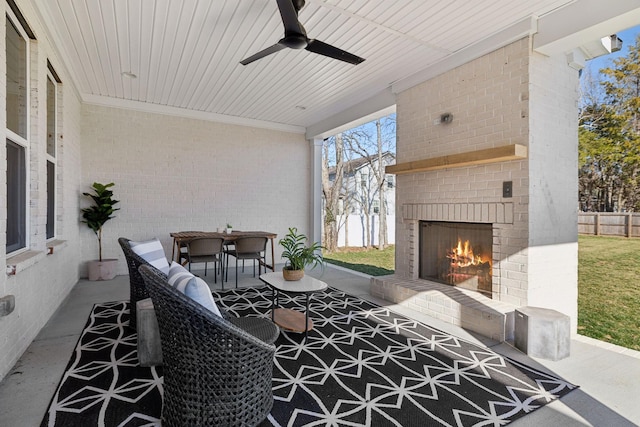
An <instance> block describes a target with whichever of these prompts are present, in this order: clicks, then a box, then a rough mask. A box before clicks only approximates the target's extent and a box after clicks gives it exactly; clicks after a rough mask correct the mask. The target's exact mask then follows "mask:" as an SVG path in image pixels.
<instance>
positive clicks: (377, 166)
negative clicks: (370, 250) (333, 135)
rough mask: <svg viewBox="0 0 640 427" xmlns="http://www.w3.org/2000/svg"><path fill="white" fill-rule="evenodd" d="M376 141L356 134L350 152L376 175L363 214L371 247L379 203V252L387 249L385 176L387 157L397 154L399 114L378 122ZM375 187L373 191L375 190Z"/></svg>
mask: <svg viewBox="0 0 640 427" xmlns="http://www.w3.org/2000/svg"><path fill="white" fill-rule="evenodd" d="M374 126H375V138H373V137H372V136H371V135H370V134H369V133H367V132H365V131H359V132H356V133H354V134H352V137H350V138H349V139H348V140H347V143H348V146H349V149H350V150H351V151H353V152H354V153H356V154H357V155H358V156H360V157H361V158H363V159H364V160H365V161H366V162H367V164H368V165H369V168H370V170H371V171H372V176H371V177H368V179H367V182H366V185H365V182H363V183H362V184H363V192H362V196H363V200H362V201H361V203H362V205H363V211H364V214H365V217H366V218H365V221H366V228H367V240H366V242H367V247H369V246H370V245H371V236H370V225H371V224H370V222H371V221H370V218H371V207H372V204H373V202H374V199H375V198H377V200H378V201H379V207H378V209H379V210H378V215H379V224H380V225H379V227H378V249H380V250H382V249H384V248H386V247H387V245H388V243H387V242H388V240H387V199H386V197H385V188H386V185H387V181H386V177H387V174H386V173H385V166H386V165H387V162H385V154H387V153H389V152H393V153H395V114H392V115H390V116H386V117H383V118H381V119H377V120H375V122H374ZM372 186H373V188H371V187H372Z"/></svg>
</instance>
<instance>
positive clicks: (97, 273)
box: [87, 259, 118, 280]
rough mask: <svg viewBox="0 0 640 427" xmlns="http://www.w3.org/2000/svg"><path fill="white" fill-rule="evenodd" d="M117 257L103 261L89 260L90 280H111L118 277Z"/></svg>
mask: <svg viewBox="0 0 640 427" xmlns="http://www.w3.org/2000/svg"><path fill="white" fill-rule="evenodd" d="M117 266H118V260H117V259H103V260H102V261H97V260H96V261H88V262H87V269H88V271H89V280H111V279H113V278H114V277H116V267H117Z"/></svg>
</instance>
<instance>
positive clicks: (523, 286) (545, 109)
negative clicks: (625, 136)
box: [0, 0, 640, 378]
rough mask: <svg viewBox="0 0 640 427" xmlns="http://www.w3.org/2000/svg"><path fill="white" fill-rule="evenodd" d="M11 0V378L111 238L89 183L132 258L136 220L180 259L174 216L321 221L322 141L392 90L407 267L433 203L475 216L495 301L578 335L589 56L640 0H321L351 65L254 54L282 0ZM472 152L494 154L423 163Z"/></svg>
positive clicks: (272, 223) (4, 284)
mask: <svg viewBox="0 0 640 427" xmlns="http://www.w3.org/2000/svg"><path fill="white" fill-rule="evenodd" d="M2 4H3V5H4V10H5V19H3V20H2V24H1V25H2V33H3V34H4V35H5V36H4V37H2V38H0V39H1V40H2V42H1V45H0V52H2V53H3V55H4V56H3V58H2V60H0V64H1V65H0V67H4V68H2V70H1V71H0V76H2V79H3V81H2V82H0V91H1V93H0V106H1V107H2V109H3V110H4V111H5V112H6V114H5V115H4V117H5V119H4V120H5V121H4V123H5V126H0V128H2V129H4V131H3V132H4V139H5V141H6V149H5V150H0V153H2V154H0V168H2V170H1V171H0V206H1V207H2V208H0V259H3V260H4V262H5V272H6V273H5V274H3V275H1V276H0V343H1V345H0V378H3V377H4V376H5V375H6V373H7V372H8V371H9V370H10V369H11V367H12V366H13V365H14V364H15V363H16V361H17V360H18V359H19V357H20V356H21V355H22V353H23V352H24V351H25V349H26V348H27V347H28V346H29V344H30V343H31V341H32V340H33V339H34V337H35V336H36V335H37V334H38V332H39V331H40V329H41V328H42V327H43V325H44V324H45V323H46V322H47V321H48V320H49V319H50V317H51V316H52V314H53V313H54V312H55V311H56V310H57V309H58V308H59V307H60V305H61V303H62V302H63V301H64V300H65V298H66V296H67V295H68V294H69V292H70V290H71V289H72V288H73V286H74V285H75V284H76V283H77V282H78V279H79V278H81V277H84V276H85V275H86V262H87V261H88V260H92V259H95V258H96V257H97V252H98V248H97V244H96V239H95V236H94V235H93V233H92V232H91V231H90V230H89V229H88V228H87V227H86V226H85V225H84V224H82V223H81V222H80V218H79V217H80V209H81V207H83V206H84V204H85V198H83V196H82V193H83V192H84V191H87V190H88V189H89V188H90V186H91V184H92V183H93V182H102V183H108V182H114V183H115V187H114V188H113V190H114V192H115V198H116V199H118V200H120V204H119V205H118V206H119V207H120V208H121V210H119V211H117V213H116V217H115V218H114V219H113V220H112V221H110V222H109V223H108V224H107V226H106V227H105V229H104V235H103V239H104V252H105V253H104V255H105V256H106V257H107V258H119V260H120V261H119V267H118V273H119V274H126V273H127V268H126V265H125V262H124V259H123V256H122V253H121V250H120V248H119V246H118V244H117V238H118V237H121V236H122V237H128V238H130V239H133V240H145V239H149V238H151V237H154V236H155V237H158V238H159V239H160V241H161V242H162V244H163V246H164V249H165V253H166V255H167V257H170V256H171V253H172V247H171V245H172V242H171V238H170V236H169V233H170V232H174V231H180V230H211V229H215V228H218V227H222V226H224V225H225V224H226V223H232V224H233V226H234V228H236V229H254V230H255V229H265V230H269V231H272V232H275V233H277V234H278V235H284V234H285V233H286V231H287V229H288V228H289V227H298V229H299V230H300V231H301V232H303V233H305V234H307V235H309V236H310V238H312V239H313V240H319V239H320V236H321V203H322V202H321V196H320V193H321V159H322V140H323V139H324V138H326V137H328V136H330V135H335V134H336V133H337V132H340V131H341V130H344V129H348V128H351V127H354V126H356V125H358V124H361V123H366V122H369V121H371V120H372V119H374V118H375V117H382V116H384V115H386V114H388V111H389V109H391V108H393V109H395V111H396V112H397V136H398V139H397V153H396V156H397V164H396V166H394V167H398V168H400V169H401V171H400V172H396V181H395V185H396V187H395V191H396V199H395V203H396V211H395V213H396V221H395V242H396V277H395V279H396V280H397V281H398V282H402V281H413V280H426V279H421V278H420V271H419V266H420V259H421V258H420V257H421V255H420V253H419V251H418V248H419V247H420V245H419V239H420V230H421V227H422V226H423V224H424V222H428V221H440V222H441V221H448V222H452V223H457V222H474V223H480V224H483V225H485V226H487V227H491V229H492V233H493V234H492V235H493V236H495V238H494V240H493V244H492V260H493V270H492V272H493V273H492V276H491V283H490V290H489V293H490V294H491V297H492V299H493V301H497V302H500V303H504V304H510V305H512V306H516V307H517V306H523V305H534V306H540V307H547V308H553V309H556V310H559V311H561V312H563V313H566V314H568V315H569V316H570V317H571V319H572V327H573V328H572V330H573V331H574V332H575V330H576V319H577V303H576V300H577V213H576V209H575V206H577V173H576V172H575V171H576V170H577V107H576V105H577V98H578V91H577V89H578V70H579V69H580V67H581V66H582V65H584V61H585V60H586V59H588V58H589V57H590V56H589V55H590V54H589V51H590V50H588V49H587V50H585V49H583V46H585V45H587V44H591V43H592V42H593V41H600V40H601V39H602V38H603V37H605V36H608V35H610V34H615V33H616V32H617V31H619V30H622V29H624V28H628V27H631V26H634V25H636V24H637V16H638V15H639V13H640V6H639V5H638V4H637V2H632V1H626V0H610V1H608V2H601V1H596V0H580V1H574V0H544V1H536V2H531V1H527V0H509V1H507V0H500V1H476V2H465V3H459V2H455V3H447V4H439V5H438V7H433V3H432V2H420V1H413V2H409V3H407V2H366V4H367V6H366V7H361V5H362V4H364V3H362V2H351V1H348V0H337V1H333V2H331V4H329V3H325V2H322V1H314V2H308V3H307V5H306V6H305V7H304V8H303V9H302V10H300V14H299V18H300V21H301V22H302V23H304V24H305V25H306V30H307V32H308V33H309V35H310V37H314V38H317V39H319V40H323V41H325V42H327V43H331V44H334V45H338V46H339V47H340V48H342V49H345V50H348V51H350V52H353V53H355V54H358V55H359V56H361V57H363V58H365V59H366V60H365V61H364V62H362V63H361V64H359V65H355V66H354V65H352V64H347V63H343V62H342V61H338V60H334V59H331V58H326V57H322V56H321V55H317V54H314V53H311V52H308V51H305V50H293V49H284V50H282V51H280V52H278V53H275V54H273V55H270V56H269V57H267V58H263V59H260V60H259V61H256V62H255V63H252V64H249V65H246V66H245V65H242V64H240V61H241V60H243V59H244V58H246V57H248V56H249V55H252V54H253V53H255V52H257V51H260V50H261V49H264V48H265V47H267V46H271V45H273V43H275V42H277V41H278V40H279V39H280V38H281V37H282V22H281V17H280V14H279V12H278V9H277V4H276V2H275V1H273V0H264V1H254V2H245V1H242V2H238V1H232V0H225V1H215V2H211V1H198V0H193V1H183V0H157V1H153V2H136V1H133V2H103V1H93V2H86V1H85V0H47V1H39V0H3V1H2ZM407 4H410V5H411V7H407ZM445 113H447V114H451V116H452V117H453V120H449V121H444V122H443V121H441V120H440V118H441V117H442V116H443V114H445ZM505 147H506V149H507V150H512V151H513V153H514V155H512V156H505V155H504V153H502V151H501V150H503V149H505ZM485 150H490V151H489V153H491V155H490V156H488V157H487V156H486V153H487V151H485ZM469 153H471V154H469ZM501 153H502V154H501ZM458 154H464V155H466V156H469V155H470V156H472V157H475V158H476V160H478V159H479V158H481V159H482V160H483V162H476V163H473V164H462V163H455V164H449V165H448V167H447V168H444V169H438V170H435V169H422V168H420V167H412V166H411V165H415V164H418V165H420V164H422V163H416V162H421V161H423V160H433V159H443V158H444V159H446V158H449V156H452V155H458ZM503 188H509V191H506V192H504V191H503ZM279 256H280V253H279V252H277V253H276V261H279ZM96 286H108V283H97V284H96Z"/></svg>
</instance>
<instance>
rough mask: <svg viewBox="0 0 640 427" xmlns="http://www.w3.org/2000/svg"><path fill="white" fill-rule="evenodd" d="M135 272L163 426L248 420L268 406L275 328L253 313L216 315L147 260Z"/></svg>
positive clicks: (257, 417) (244, 422) (262, 413)
mask: <svg viewBox="0 0 640 427" xmlns="http://www.w3.org/2000/svg"><path fill="white" fill-rule="evenodd" d="M140 274H141V276H142V278H143V280H144V282H145V285H146V289H147V290H148V292H149V294H150V295H151V299H152V301H153V305H154V308H155V313H156V317H157V320H158V325H159V328H160V339H161V343H162V357H163V361H164V368H163V369H164V370H163V373H164V399H163V406H162V425H163V426H187V425H193V426H195V425H199V426H205V425H210V426H214V425H218V426H254V425H258V424H259V423H260V422H262V421H263V420H264V419H265V418H266V417H267V415H268V414H269V412H270V410H271V407H272V405H273V392H272V375H273V359H274V355H275V351H276V347H275V345H274V344H273V343H274V342H275V340H276V339H277V337H278V335H279V332H280V330H279V329H278V327H277V326H276V325H274V324H273V323H272V322H271V321H269V320H268V319H264V318H258V317H243V318H236V317H232V316H230V315H228V314H227V313H224V312H222V316H218V315H216V314H213V313H212V312H211V311H209V310H208V309H206V308H205V307H203V306H202V305H200V304H198V303H197V302H195V301H193V300H192V299H191V298H189V297H187V296H185V295H184V294H183V293H182V292H180V291H178V290H177V289H175V288H174V287H172V286H170V285H169V284H168V282H167V278H166V277H165V276H164V275H163V274H162V273H161V272H159V271H158V270H156V269H155V268H153V267H151V266H149V265H143V266H142V267H140Z"/></svg>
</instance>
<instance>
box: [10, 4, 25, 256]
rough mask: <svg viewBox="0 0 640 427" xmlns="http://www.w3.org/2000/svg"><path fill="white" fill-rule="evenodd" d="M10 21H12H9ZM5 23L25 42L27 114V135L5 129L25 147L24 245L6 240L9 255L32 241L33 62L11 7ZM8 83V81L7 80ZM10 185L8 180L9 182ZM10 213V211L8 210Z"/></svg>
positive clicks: (16, 141)
mask: <svg viewBox="0 0 640 427" xmlns="http://www.w3.org/2000/svg"><path fill="white" fill-rule="evenodd" d="M7 21H10V22H7ZM5 23H6V25H12V26H13V28H14V29H15V30H16V31H17V32H18V34H19V35H20V37H21V38H22V40H23V42H24V46H25V62H26V64H25V76H26V77H25V86H26V91H25V94H26V95H25V109H24V111H25V115H26V118H25V120H26V122H25V125H26V132H25V134H26V136H25V137H22V136H21V135H19V134H17V133H16V132H14V131H12V130H11V129H9V128H8V127H6V125H5V130H6V139H7V140H8V141H11V142H12V143H13V144H16V145H18V146H20V147H22V148H24V165H23V166H24V175H23V176H22V178H24V187H25V188H24V194H23V197H24V210H23V211H22V213H23V215H24V218H23V220H24V246H19V247H15V248H14V247H11V248H10V246H9V242H8V241H7V242H6V245H5V248H6V253H7V255H15V254H18V253H21V252H24V251H27V250H28V248H29V245H30V242H31V239H30V230H31V227H30V221H29V218H30V205H31V203H30V202H29V201H30V198H29V183H30V179H31V178H30V175H31V174H30V169H31V168H30V167H29V162H30V158H31V155H30V143H29V141H30V137H31V117H30V114H29V111H30V109H31V99H30V93H31V81H30V74H31V64H30V61H29V58H30V55H31V52H30V43H29V41H30V37H29V35H28V34H27V32H26V31H25V29H24V27H23V26H22V24H21V23H20V19H18V17H17V16H16V15H15V14H14V13H13V11H12V10H11V9H6V10H5ZM6 37H7V36H6V30H5V41H6ZM6 49H7V46H6V43H5V55H6V58H8V57H9V55H7V52H6ZM5 61H7V59H5ZM5 85H6V82H5ZM7 107H8V105H7V106H5V117H6V114H7V111H6V108H7ZM8 146H9V144H8V142H6V141H5V149H7V148H8ZM6 161H8V159H6ZM7 185H8V182H7ZM7 197H8V188H7ZM7 213H8V212H7ZM6 222H7V224H6V225H7V229H8V227H9V215H7V219H6ZM18 244H19V245H20V244H22V242H20V243H18Z"/></svg>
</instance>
